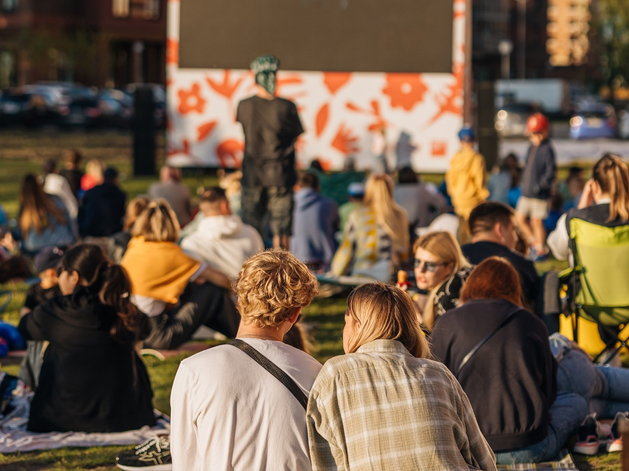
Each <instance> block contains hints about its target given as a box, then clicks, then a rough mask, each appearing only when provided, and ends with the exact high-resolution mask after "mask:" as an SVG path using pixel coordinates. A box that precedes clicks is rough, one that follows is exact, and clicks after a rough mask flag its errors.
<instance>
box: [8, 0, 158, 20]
mask: <svg viewBox="0 0 629 471" xmlns="http://www.w3.org/2000/svg"><path fill="white" fill-rule="evenodd" d="M4 1H6V0H4ZM112 1H113V3H112V12H113V14H114V16H115V17H116V18H132V19H136V20H157V19H158V18H159V2H160V0H112Z"/></svg>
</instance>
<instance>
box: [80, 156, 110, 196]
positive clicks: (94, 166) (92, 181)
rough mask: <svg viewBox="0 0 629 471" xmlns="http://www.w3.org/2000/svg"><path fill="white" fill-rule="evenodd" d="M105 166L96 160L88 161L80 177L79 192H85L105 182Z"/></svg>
mask: <svg viewBox="0 0 629 471" xmlns="http://www.w3.org/2000/svg"><path fill="white" fill-rule="evenodd" d="M104 173H105V164H103V163H102V162H101V161H100V160H98V159H90V160H89V161H88V162H87V165H85V175H83V176H82V177H81V190H83V191H87V190H91V189H92V188H94V187H95V186H96V185H100V184H101V183H103V182H104V181H105V176H104Z"/></svg>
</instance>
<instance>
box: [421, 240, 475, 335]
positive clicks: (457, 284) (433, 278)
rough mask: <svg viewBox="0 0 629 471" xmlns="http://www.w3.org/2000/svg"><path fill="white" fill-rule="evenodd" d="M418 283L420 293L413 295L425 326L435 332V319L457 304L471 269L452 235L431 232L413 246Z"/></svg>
mask: <svg viewBox="0 0 629 471" xmlns="http://www.w3.org/2000/svg"><path fill="white" fill-rule="evenodd" d="M413 253H414V254H415V261H414V263H415V265H414V266H415V281H416V283H417V288H418V289H419V293H411V296H412V298H413V301H414V302H415V305H416V307H417V310H418V312H419V314H420V315H421V319H422V324H423V326H424V327H425V328H427V329H428V330H431V329H432V326H433V324H434V322H435V319H436V318H437V317H438V316H441V315H443V314H444V313H445V312H446V311H448V310H449V309H454V308H455V307H457V305H458V299H459V293H460V292H461V288H462V287H463V284H464V283H465V280H466V279H467V276H468V275H469V273H470V271H471V269H472V266H471V265H470V263H469V262H468V261H467V259H466V258H465V257H464V256H463V253H462V252H461V247H460V246H459V244H458V242H457V241H456V240H455V238H454V236H453V235H452V234H451V233H449V232H430V233H428V234H426V235H424V236H423V237H421V238H420V239H418V240H417V241H416V242H415V244H414V246H413Z"/></svg>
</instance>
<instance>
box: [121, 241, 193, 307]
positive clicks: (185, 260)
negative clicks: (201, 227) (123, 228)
mask: <svg viewBox="0 0 629 471" xmlns="http://www.w3.org/2000/svg"><path fill="white" fill-rule="evenodd" d="M120 264H121V265H122V266H123V267H124V268H125V269H126V270H127V273H129V278H130V279H131V284H132V285H133V294H137V295H140V296H147V297H149V298H154V299H159V300H160V301H164V302H167V303H169V304H175V303H176V302H177V301H178V300H179V296H180V295H181V293H183V290H184V289H185V287H186V285H187V284H188V281H190V277H191V276H192V275H194V274H195V272H196V271H197V270H198V269H199V267H200V266H201V263H199V262H197V261H196V260H194V259H192V258H190V257H189V256H188V255H186V254H185V253H184V252H183V250H181V247H179V246H178V245H177V244H175V243H173V242H146V241H145V240H144V237H142V236H139V237H134V238H133V239H131V241H130V242H129V245H128V247H127V251H126V252H125V254H124V257H122V261H121V262H120Z"/></svg>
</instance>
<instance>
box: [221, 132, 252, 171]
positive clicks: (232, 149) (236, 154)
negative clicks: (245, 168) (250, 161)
mask: <svg viewBox="0 0 629 471" xmlns="http://www.w3.org/2000/svg"><path fill="white" fill-rule="evenodd" d="M244 151H245V143H244V142H243V141H238V140H236V139H227V140H225V141H223V142H221V143H220V144H219V145H218V147H217V148H216V155H217V156H218V161H219V163H220V165H221V167H235V168H240V164H241V162H242V154H243V152H244ZM230 160H231V163H229V161H230Z"/></svg>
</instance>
